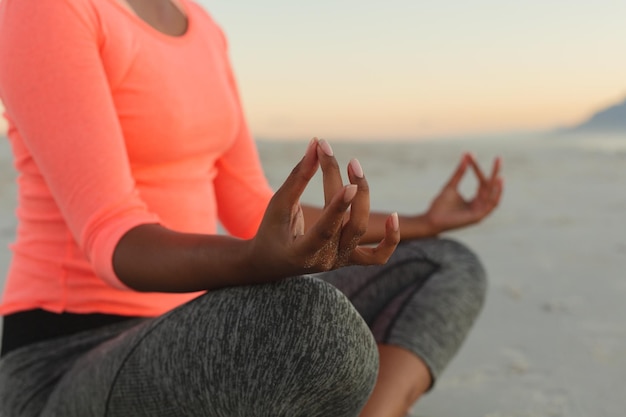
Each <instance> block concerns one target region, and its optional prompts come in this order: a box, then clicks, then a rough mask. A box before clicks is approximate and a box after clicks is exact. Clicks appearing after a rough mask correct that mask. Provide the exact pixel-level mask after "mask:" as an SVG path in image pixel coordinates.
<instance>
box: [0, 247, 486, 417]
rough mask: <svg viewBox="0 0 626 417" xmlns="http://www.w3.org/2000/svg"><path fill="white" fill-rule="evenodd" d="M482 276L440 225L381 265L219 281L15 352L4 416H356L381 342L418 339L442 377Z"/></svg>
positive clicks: (4, 363)
mask: <svg viewBox="0 0 626 417" xmlns="http://www.w3.org/2000/svg"><path fill="white" fill-rule="evenodd" d="M329 283H330V284H332V285H329ZM337 288H338V289H339V290H338V289H337ZM485 289H486V282H485V274H484V271H483V268H482V267H481V265H480V263H479V262H478V260H477V258H476V257H475V256H474V255H473V254H472V253H471V252H470V251H468V250H467V249H466V248H465V247H463V246H462V245H460V244H458V243H456V242H454V241H450V240H439V239H430V240H422V241H416V242H411V243H408V244H403V245H401V246H400V247H399V248H398V250H397V251H396V253H395V254H394V256H393V257H392V259H391V260H390V261H389V263H387V265H385V266H381V267H349V268H344V269H341V270H338V271H333V272H329V273H324V274H318V275H316V276H307V277H294V278H290V279H286V280H283V281H281V282H278V283H274V284H268V285H259V286H246V287H232V288H225V289H222V290H218V291H211V292H209V293H207V294H205V295H202V296H200V297H198V298H196V299H195V300H193V301H191V302H189V303H187V304H185V305H182V306H180V307H178V308H176V309H174V310H172V311H170V312H169V313H167V314H165V315H163V316H160V317H157V318H151V319H137V320H132V321H129V322H124V323H121V324H116V325H112V326H107V327H104V328H98V329H95V330H91V331H87V332H82V333H78V334H75V335H71V336H67V337H63V338H58V339H53V340H48V341H44V342H40V343H36V344H32V345H29V346H26V347H23V348H20V349H17V350H14V351H12V352H10V353H9V354H8V355H6V356H5V357H4V358H2V360H1V361H0V417H36V416H38V417H52V416H56V417H128V416H137V417H144V416H145V417H170V416H171V417H179V416H188V417H195V416H198V417H200V416H202V417H300V416H301V417H305V416H306V417H328V416H334V417H356V416H358V414H359V411H360V410H361V408H362V407H363V405H364V404H365V402H366V400H367V398H368V396H369V394H370V392H371V390H372V389H373V386H374V383H375V380H376V374H377V370H378V354H377V349H376V342H379V343H388V344H393V345H397V346H400V347H403V348H405V349H407V350H409V351H411V352H413V353H415V354H416V355H418V356H419V357H420V358H421V359H422V360H424V362H425V363H426V364H427V365H428V367H429V368H430V371H431V373H432V375H433V378H436V377H437V376H438V375H439V374H440V372H441V371H442V370H443V368H444V367H445V365H446V364H447V363H448V362H449V360H450V359H451V358H452V356H454V354H455V353H456V352H457V350H458V348H459V347H460V345H461V343H462V341H463V339H464V338H465V336H466V334H467V332H468V330H469V328H470V327H471V325H472V323H473V321H474V319H475V318H476V316H477V315H478V313H479V311H480V309H481V306H482V303H483V300H484V295H485ZM344 294H345V295H344ZM346 296H347V297H346Z"/></svg>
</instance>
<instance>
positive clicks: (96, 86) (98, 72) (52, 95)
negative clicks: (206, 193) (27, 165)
mask: <svg viewBox="0 0 626 417" xmlns="http://www.w3.org/2000/svg"><path fill="white" fill-rule="evenodd" d="M0 7H3V8H5V10H4V13H2V14H0V15H2V16H3V21H1V22H0V27H1V28H2V29H1V31H0V95H1V97H2V99H3V100H4V103H5V106H6V109H7V114H8V116H9V118H10V119H11V121H12V122H13V124H14V126H15V128H16V129H17V131H18V132H19V134H20V136H21V139H22V140H23V141H24V144H25V146H26V147H27V149H28V150H29V152H30V154H31V155H32V157H33V159H34V161H35V163H36V165H37V167H38V169H39V171H40V172H41V175H42V176H43V178H44V180H45V183H46V185H47V187H48V188H49V190H50V192H51V193H52V195H53V197H54V199H55V201H56V203H57V205H58V207H59V208H60V210H61V212H62V214H63V216H64V218H65V221H66V223H67V225H68V227H69V228H70V230H71V232H72V234H73V236H74V239H76V241H77V242H78V244H79V246H80V247H81V248H82V250H83V251H84V253H85V254H86V256H87V257H88V259H89V260H90V262H91V263H92V265H93V267H94V270H95V272H96V274H97V275H98V276H100V277H101V278H103V279H104V280H105V281H106V282H108V283H109V284H111V285H113V286H116V287H118V288H126V287H125V286H124V284H123V283H122V282H121V281H119V279H118V278H117V277H116V275H115V273H114V271H113V265H112V256H113V251H114V249H115V246H116V245H117V243H118V241H119V239H120V238H121V236H122V235H123V234H124V233H126V232H127V231H128V230H129V229H131V228H133V227H135V226H137V225H139V224H143V223H155V222H158V219H157V217H156V216H155V215H154V214H152V213H150V212H148V210H147V208H146V206H145V204H144V203H143V202H142V201H141V199H140V198H139V197H138V195H137V191H136V189H135V184H134V180H133V177H132V175H131V172H130V167H129V163H128V158H127V154H126V148H125V144H124V138H123V137H122V132H121V128H120V125H119V122H118V119H117V116H116V111H115V108H114V105H113V100H112V97H111V93H110V90H109V86H108V83H107V78H106V75H105V73H104V70H103V66H102V63H101V60H100V56H99V42H100V35H99V32H98V21H97V16H96V15H95V13H94V12H93V10H92V9H90V3H89V2H87V1H82V0H81V1H73V0H37V1H36V2H33V1H23V0H2V1H1V3H0Z"/></svg>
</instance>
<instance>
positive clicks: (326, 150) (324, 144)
mask: <svg viewBox="0 0 626 417" xmlns="http://www.w3.org/2000/svg"><path fill="white" fill-rule="evenodd" d="M319 145H320V148H322V151H324V153H325V154H326V155H328V156H333V155H334V154H333V148H331V147H330V143H328V142H326V141H325V140H324V139H320V141H319Z"/></svg>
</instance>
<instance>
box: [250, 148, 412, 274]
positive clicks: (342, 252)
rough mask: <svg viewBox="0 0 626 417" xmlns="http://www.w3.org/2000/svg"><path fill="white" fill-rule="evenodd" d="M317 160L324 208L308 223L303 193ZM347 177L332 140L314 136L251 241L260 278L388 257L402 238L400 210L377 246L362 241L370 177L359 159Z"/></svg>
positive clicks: (388, 221) (378, 261)
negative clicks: (344, 181) (336, 156)
mask: <svg viewBox="0 0 626 417" xmlns="http://www.w3.org/2000/svg"><path fill="white" fill-rule="evenodd" d="M319 166H321V168H322V173H323V185H324V208H323V210H322V211H321V213H320V215H319V217H318V219H317V221H316V222H315V223H314V224H312V225H310V226H308V225H305V223H304V216H303V212H302V207H301V205H300V196H301V195H302V193H303V191H304V189H305V188H306V186H307V185H308V183H309V181H310V180H311V178H312V177H313V175H314V174H315V173H316V171H317V169H318V167H319ZM348 178H349V181H350V184H349V185H344V184H343V181H342V178H341V173H340V170H339V166H338V164H337V160H336V159H335V157H334V155H333V152H332V149H331V148H330V146H329V145H328V143H326V142H325V141H323V140H321V141H320V140H317V139H313V140H312V141H311V143H310V144H309V146H308V148H307V150H306V154H305V155H304V158H303V159H302V160H301V161H300V163H298V165H296V167H295V168H294V169H293V171H292V172H291V174H290V175H289V177H288V178H287V179H286V181H285V182H284V184H283V185H282V186H281V187H280V189H279V190H278V191H277V192H276V194H275V195H274V197H273V198H272V200H271V202H270V204H269V205H268V208H267V211H266V213H265V216H264V218H263V221H262V223H261V225H260V227H259V230H258V232H257V235H256V236H255V238H254V239H252V240H251V241H250V250H251V257H250V259H252V267H253V268H255V269H256V273H257V274H259V276H260V278H261V276H262V277H263V278H261V279H267V280H272V279H273V278H274V277H277V276H290V275H297V274H303V273H312V272H320V271H328V270H331V269H335V268H339V267H342V266H346V265H371V264H384V263H385V262H387V260H388V259H389V257H390V256H391V254H392V253H393V251H394V250H395V248H396V246H397V245H398V243H399V241H400V231H399V225H398V217H397V214H395V213H394V214H391V215H390V216H388V217H387V219H386V221H385V226H384V227H385V235H384V238H383V239H382V241H380V242H379V243H378V245H377V246H375V247H369V246H367V247H366V246H360V245H359V242H360V240H361V237H362V236H363V235H364V234H365V232H366V230H367V225H368V221H369V210H370V199H369V188H368V184H367V180H366V179H365V176H364V175H363V170H362V169H361V166H360V165H359V163H358V161H357V160H355V159H353V160H352V161H350V164H349V165H348ZM348 209H350V210H349V212H348ZM305 226H306V227H305Z"/></svg>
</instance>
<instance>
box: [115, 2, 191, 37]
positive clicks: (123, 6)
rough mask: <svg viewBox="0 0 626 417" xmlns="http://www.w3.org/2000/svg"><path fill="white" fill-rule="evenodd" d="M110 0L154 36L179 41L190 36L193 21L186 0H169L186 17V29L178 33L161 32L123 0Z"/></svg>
mask: <svg viewBox="0 0 626 417" xmlns="http://www.w3.org/2000/svg"><path fill="white" fill-rule="evenodd" d="M110 1H111V2H112V3H114V4H115V6H116V7H117V8H118V9H119V10H121V11H122V12H123V13H124V14H126V15H127V16H128V17H130V18H131V20H133V21H135V22H136V24H137V25H138V26H140V27H142V28H143V29H144V31H145V32H148V33H149V34H150V35H152V36H154V37H157V38H160V39H162V40H165V41H168V42H181V41H184V40H186V39H187V38H189V37H190V33H191V31H192V28H193V25H194V23H193V19H192V17H191V13H190V12H189V4H187V1H186V0H170V1H171V2H172V4H173V5H174V7H176V8H178V9H179V10H180V11H181V13H183V14H184V15H185V18H186V19H187V29H186V30H185V32H183V33H181V34H180V35H170V34H168V33H165V32H161V31H160V30H158V29H157V28H155V27H154V26H152V25H151V24H149V23H148V22H146V21H145V20H143V19H142V18H141V17H140V16H139V15H138V14H137V13H135V11H134V10H133V9H132V7H131V6H130V5H129V4H127V3H126V2H125V1H124V0H110Z"/></svg>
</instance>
